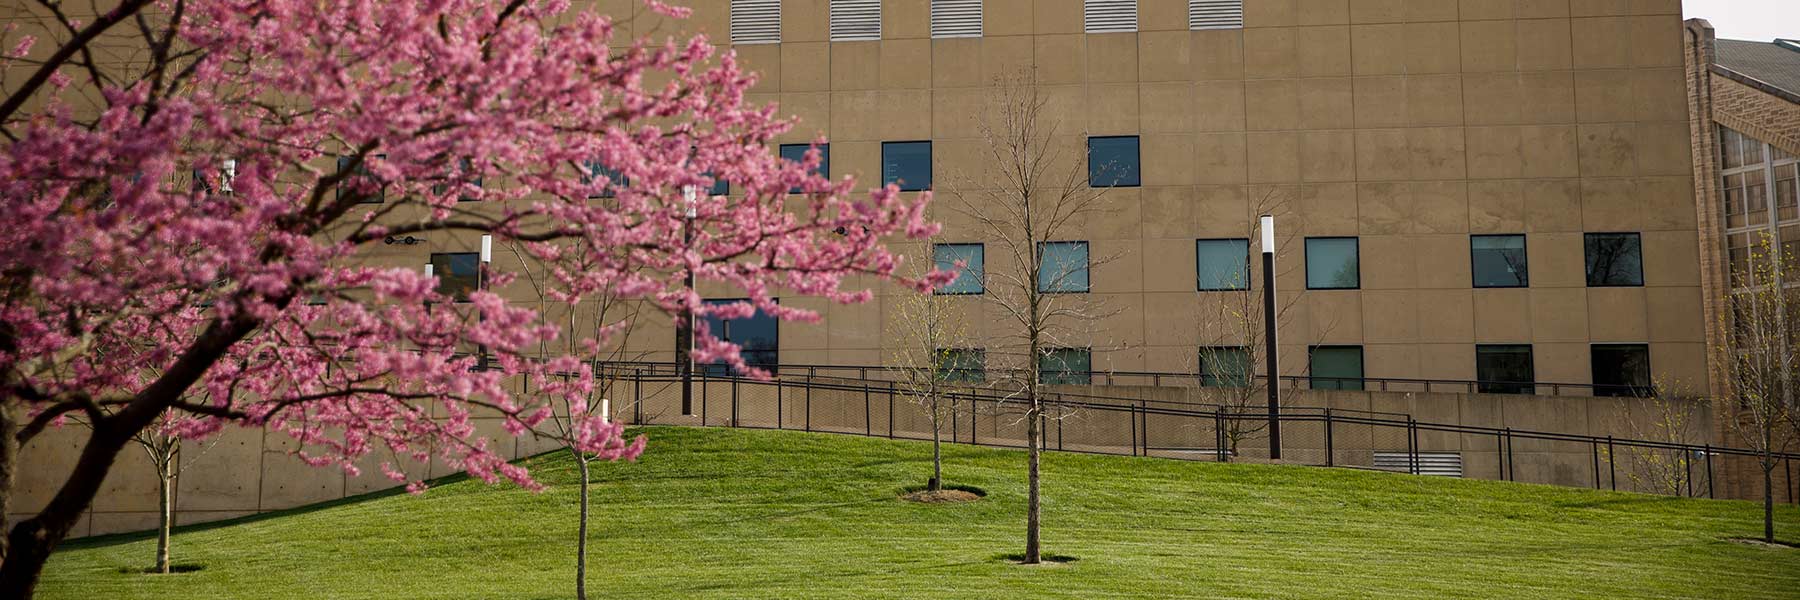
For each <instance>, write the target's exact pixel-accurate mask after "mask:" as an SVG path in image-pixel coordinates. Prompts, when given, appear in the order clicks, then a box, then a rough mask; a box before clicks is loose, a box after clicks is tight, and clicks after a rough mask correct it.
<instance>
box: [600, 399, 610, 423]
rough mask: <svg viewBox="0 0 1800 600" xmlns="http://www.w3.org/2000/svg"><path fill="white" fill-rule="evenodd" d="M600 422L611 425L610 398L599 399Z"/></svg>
mask: <svg viewBox="0 0 1800 600" xmlns="http://www.w3.org/2000/svg"><path fill="white" fill-rule="evenodd" d="M600 422H601V423H611V422H612V398H601V399H600Z"/></svg>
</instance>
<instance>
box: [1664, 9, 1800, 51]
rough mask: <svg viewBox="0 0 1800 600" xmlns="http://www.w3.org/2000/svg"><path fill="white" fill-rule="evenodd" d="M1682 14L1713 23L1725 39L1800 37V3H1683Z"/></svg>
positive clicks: (1759, 39) (1763, 39) (1760, 39)
mask: <svg viewBox="0 0 1800 600" xmlns="http://www.w3.org/2000/svg"><path fill="white" fill-rule="evenodd" d="M1681 12H1682V15H1683V17H1684V18H1688V19H1692V18H1695V17H1698V18H1701V19H1706V20H1707V21H1710V22H1712V25H1713V29H1714V30H1716V31H1717V34H1718V37H1720V38H1722V39H1728V40H1753V41H1758V42H1767V41H1772V40H1774V39H1775V38H1787V39H1796V38H1800V0H1681Z"/></svg>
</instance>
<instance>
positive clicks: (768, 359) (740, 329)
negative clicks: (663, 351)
mask: <svg viewBox="0 0 1800 600" xmlns="http://www.w3.org/2000/svg"><path fill="white" fill-rule="evenodd" d="M740 302H748V300H744V299H742V298H737V299H731V300H707V301H706V304H707V305H709V306H719V305H724V304H737V303H740ZM704 321H705V322H706V331H707V332H708V333H711V334H712V336H713V337H716V338H719V339H720V340H723V341H727V342H731V343H733V344H737V345H738V351H739V353H740V354H741V355H742V356H743V357H744V362H745V363H748V364H749V365H750V366H752V367H757V368H760V369H763V370H765V371H769V372H771V373H773V372H774V371H775V368H776V367H778V366H780V364H781V327H780V323H779V322H778V321H776V320H775V317H772V316H770V315H769V314H768V313H764V312H763V311H762V309H760V308H759V309H757V310H756V314H753V315H750V317H748V318H744V319H720V318H718V317H716V316H710V315H709V316H707V317H706V318H705V319H704ZM686 334H687V332H686V331H685V330H683V329H680V328H677V329H676V330H675V343H676V345H677V350H676V354H677V356H683V355H685V354H684V353H685V350H686V343H687V335H686ZM703 368H704V370H705V372H706V373H708V374H712V375H721V376H723V375H729V374H731V367H728V366H726V365H725V364H724V363H722V362H715V363H712V364H709V365H706V366H704V367H703Z"/></svg>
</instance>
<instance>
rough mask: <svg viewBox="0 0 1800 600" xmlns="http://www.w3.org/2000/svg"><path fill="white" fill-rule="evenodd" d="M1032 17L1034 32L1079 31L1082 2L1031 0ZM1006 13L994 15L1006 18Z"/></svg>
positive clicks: (1072, 0) (1071, 0) (1075, 0)
mask: <svg viewBox="0 0 1800 600" xmlns="http://www.w3.org/2000/svg"><path fill="white" fill-rule="evenodd" d="M1032 4H1033V7H1032V17H1033V18H1034V19H1036V28H1035V30H1034V31H1035V33H1037V34H1039V35H1043V34H1046V33H1081V30H1082V3H1081V1H1080V0H1036V1H1034V2H1032ZM1011 14H1016V13H1008V15H996V16H997V17H998V18H1007V16H1010V15H1011Z"/></svg>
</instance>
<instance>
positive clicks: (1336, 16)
mask: <svg viewBox="0 0 1800 600" xmlns="http://www.w3.org/2000/svg"><path fill="white" fill-rule="evenodd" d="M1294 23H1295V24H1296V25H1347V24H1349V23H1350V0H1296V2H1295V3H1294Z"/></svg>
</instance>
